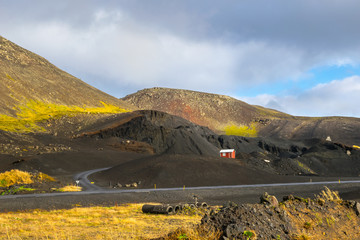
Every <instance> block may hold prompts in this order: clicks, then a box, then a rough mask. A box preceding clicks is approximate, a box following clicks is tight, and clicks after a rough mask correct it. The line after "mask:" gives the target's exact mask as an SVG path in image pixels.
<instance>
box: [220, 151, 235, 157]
mask: <svg viewBox="0 0 360 240" xmlns="http://www.w3.org/2000/svg"><path fill="white" fill-rule="evenodd" d="M220 157H224V158H235V149H223V150H220Z"/></svg>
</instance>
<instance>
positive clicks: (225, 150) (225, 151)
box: [220, 149, 235, 153]
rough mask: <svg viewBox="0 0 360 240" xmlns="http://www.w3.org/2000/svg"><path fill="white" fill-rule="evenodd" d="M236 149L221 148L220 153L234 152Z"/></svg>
mask: <svg viewBox="0 0 360 240" xmlns="http://www.w3.org/2000/svg"><path fill="white" fill-rule="evenodd" d="M234 151H235V149H222V150H220V153H227V152H234Z"/></svg>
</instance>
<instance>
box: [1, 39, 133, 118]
mask: <svg viewBox="0 0 360 240" xmlns="http://www.w3.org/2000/svg"><path fill="white" fill-rule="evenodd" d="M0 100H1V101H0V114H6V115H10V116H15V114H16V109H14V108H17V107H18V106H21V105H25V104H27V103H28V102H29V101H36V102H42V103H48V104H49V103H51V104H58V105H59V104H60V105H67V106H70V105H71V106H73V105H75V106H81V107H83V106H88V107H101V106H103V104H102V103H101V102H104V103H106V104H111V105H115V106H118V107H122V108H125V109H132V108H133V107H132V106H130V105H129V104H127V103H125V102H123V101H121V100H119V99H116V98H115V97H112V96H110V95H108V94H106V93H104V92H102V91H100V90H98V89H96V88H94V87H92V86H90V85H88V84H86V83H84V82H83V81H81V80H80V79H78V78H76V77H74V76H72V75H70V74H68V73H66V72H64V71H62V70H60V69H59V68H57V67H56V66H54V65H53V64H51V63H50V62H49V61H47V60H46V59H44V58H42V57H40V56H38V55H36V54H34V53H32V52H30V51H28V50H26V49H24V48H22V47H20V46H18V45H16V44H14V43H12V42H11V41H9V40H7V39H5V38H3V37H1V36H0Z"/></svg>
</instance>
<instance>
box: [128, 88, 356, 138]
mask: <svg viewBox="0 0 360 240" xmlns="http://www.w3.org/2000/svg"><path fill="white" fill-rule="evenodd" d="M122 100H124V101H126V102H128V103H129V104H132V105H135V106H136V107H138V108H139V109H145V110H158V111H163V112H167V113H170V114H173V115H177V116H180V117H183V118H185V119H187V120H189V121H191V122H194V123H196V124H199V125H202V126H207V127H209V128H210V129H212V130H213V131H215V132H217V133H225V132H227V133H228V134H232V132H233V133H235V134H236V133H237V129H241V128H244V127H245V128H247V127H248V131H242V133H245V134H244V135H245V136H246V134H247V132H248V133H254V132H255V135H256V136H263V137H275V138H284V139H308V138H320V139H325V138H327V137H328V136H330V137H331V139H332V140H333V141H336V142H342V143H345V144H348V145H354V144H355V145H359V144H360V119H359V118H348V117H323V118H321V117H317V118H311V117H296V116H292V115H289V114H286V113H282V112H279V111H276V110H273V109H268V108H264V107H260V106H254V105H249V104H247V103H245V102H243V101H240V100H237V99H235V98H232V97H228V96H224V95H218V94H210V93H203V92H196V91H189V90H181V89H170V88H150V89H144V90H141V91H138V92H136V93H134V94H130V95H128V96H126V97H124V98H122ZM309 107H311V106H309ZM250 130H253V131H250ZM240 132H241V131H240Z"/></svg>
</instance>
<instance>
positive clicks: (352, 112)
mask: <svg viewBox="0 0 360 240" xmlns="http://www.w3.org/2000/svg"><path fill="white" fill-rule="evenodd" d="M241 99H242V100H244V101H246V102H248V103H250V104H256V105H261V106H265V107H270V108H275V109H277V110H280V111H283V112H286V113H289V114H292V115H299V116H305V115H306V116H357V117H360V108H359V102H360V76H352V77H348V78H345V79H342V80H334V81H331V82H329V83H325V84H318V85H317V86H315V87H313V88H311V89H309V90H306V91H303V92H300V93H298V94H297V95H292V96H275V95H266V94H264V95H259V96H256V97H252V98H241Z"/></svg>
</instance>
